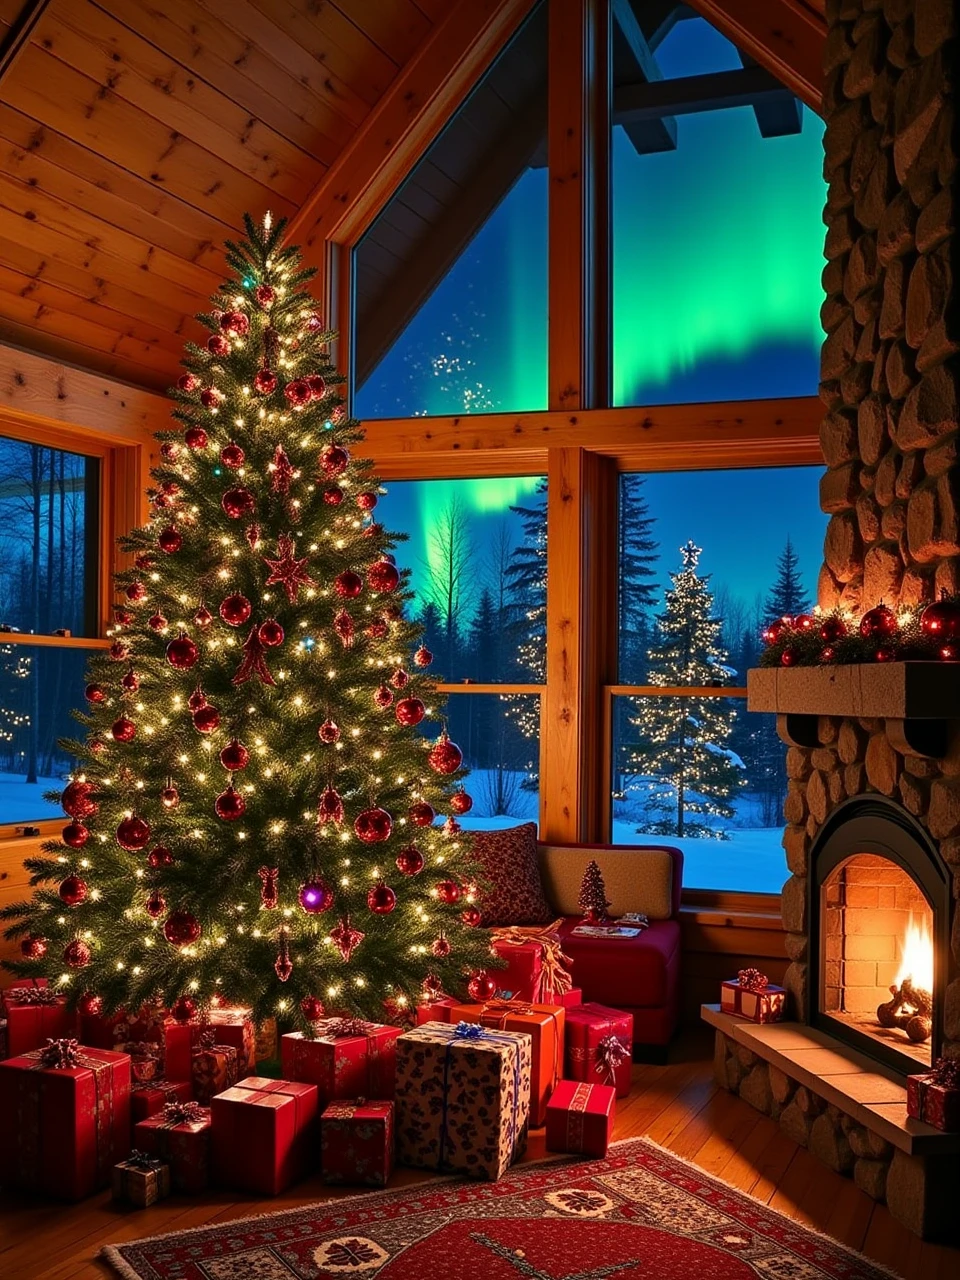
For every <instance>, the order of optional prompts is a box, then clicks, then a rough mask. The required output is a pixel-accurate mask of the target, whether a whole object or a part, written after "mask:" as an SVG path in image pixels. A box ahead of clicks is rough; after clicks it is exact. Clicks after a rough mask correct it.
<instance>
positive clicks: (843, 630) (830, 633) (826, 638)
mask: <svg viewBox="0 0 960 1280" xmlns="http://www.w3.org/2000/svg"><path fill="white" fill-rule="evenodd" d="M846 634H847V624H846V623H845V622H844V620H843V619H842V618H839V617H837V615H836V614H831V615H830V617H829V618H824V620H823V622H821V624H820V639H821V640H822V641H823V642H824V644H835V643H836V641H837V640H840V639H842V637H843V636H845V635H846Z"/></svg>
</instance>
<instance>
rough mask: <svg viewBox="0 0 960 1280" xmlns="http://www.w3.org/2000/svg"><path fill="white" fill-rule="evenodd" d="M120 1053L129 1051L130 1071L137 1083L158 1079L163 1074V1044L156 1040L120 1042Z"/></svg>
mask: <svg viewBox="0 0 960 1280" xmlns="http://www.w3.org/2000/svg"><path fill="white" fill-rule="evenodd" d="M117 1049H118V1051H119V1052H120V1053H129V1055H130V1072H131V1075H132V1077H133V1080H134V1083H135V1084H143V1083H144V1082H145V1081H148V1080H156V1078H157V1077H158V1076H160V1075H162V1074H163V1046H162V1045H160V1044H158V1043H157V1042H156V1041H155V1040H128V1041H126V1042H125V1043H122V1044H119V1045H118V1046H117Z"/></svg>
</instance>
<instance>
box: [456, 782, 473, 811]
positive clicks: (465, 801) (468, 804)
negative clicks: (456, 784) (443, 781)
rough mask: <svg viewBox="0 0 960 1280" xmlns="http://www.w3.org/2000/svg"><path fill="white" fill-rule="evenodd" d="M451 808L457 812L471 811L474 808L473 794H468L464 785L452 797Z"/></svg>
mask: <svg viewBox="0 0 960 1280" xmlns="http://www.w3.org/2000/svg"><path fill="white" fill-rule="evenodd" d="M450 808H451V809H452V810H453V812H454V813H456V814H464V813H469V812H470V810H471V809H472V808H473V796H471V795H468V794H467V792H466V791H464V789H463V787H460V788H459V790H457V791H455V792H454V793H453V795H452V796H451V797H450Z"/></svg>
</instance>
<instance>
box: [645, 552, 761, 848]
mask: <svg viewBox="0 0 960 1280" xmlns="http://www.w3.org/2000/svg"><path fill="white" fill-rule="evenodd" d="M681 556H682V557H683V566H682V568H681V569H680V571H679V572H678V573H672V574H671V575H670V578H671V581H672V583H673V586H672V588H671V589H670V590H669V591H667V593H666V608H665V609H664V611H663V613H662V614H661V615H660V617H659V618H658V619H657V642H656V643H655V644H654V645H653V647H652V648H651V650H650V654H649V661H650V670H649V675H648V680H649V682H650V684H652V685H656V686H658V687H663V688H671V687H674V688H675V687H678V686H684V687H687V688H690V687H699V688H708V687H710V686H711V685H717V686H722V685H724V684H729V683H730V676H731V675H732V674H733V673H732V672H731V671H730V668H729V667H728V666H727V665H726V662H727V655H726V653H725V651H724V650H723V648H722V646H721V644H720V632H721V629H722V626H723V624H722V621H721V620H720V619H719V618H715V617H714V616H713V596H712V595H711V592H710V586H709V578H708V577H706V576H701V575H700V574H699V573H698V572H697V566H698V563H699V560H700V548H699V547H697V546H695V545H694V544H693V543H692V542H688V543H687V544H686V545H685V546H684V547H682V548H681ZM638 707H639V713H638V714H637V715H636V716H635V717H633V719H632V721H631V723H632V724H633V725H634V727H635V728H636V729H637V730H638V736H639V742H638V744H637V745H636V747H635V748H634V750H633V753H632V757H631V768H632V770H633V772H634V773H639V774H640V775H641V776H642V777H644V778H645V779H648V780H649V791H648V793H647V795H646V796H645V804H646V807H647V810H648V813H649V815H650V817H649V818H648V819H645V821H644V825H643V827H642V828H640V830H641V831H643V832H644V833H649V834H657V835H673V836H707V837H713V838H715V839H725V838H726V837H725V833H724V831H723V828H722V827H720V826H717V825H716V823H715V822H711V821H708V820H709V819H714V820H715V819H718V818H719V819H729V818H731V817H733V808H732V807H731V805H730V798H731V797H732V796H733V795H734V793H735V792H736V791H737V790H738V788H739V787H741V786H742V785H743V782H744V778H743V764H742V761H740V759H739V758H738V757H737V756H736V755H735V753H734V752H733V751H731V749H730V747H729V745H728V739H729V737H730V734H731V732H732V730H733V724H734V718H735V716H736V711H735V709H734V707H733V704H732V703H731V702H730V700H729V699H726V698H717V697H711V696H710V695H709V694H702V695H697V694H694V695H692V696H689V697H687V696H684V697H672V698H657V697H653V698H644V699H639V700H638ZM657 815H660V816H657Z"/></svg>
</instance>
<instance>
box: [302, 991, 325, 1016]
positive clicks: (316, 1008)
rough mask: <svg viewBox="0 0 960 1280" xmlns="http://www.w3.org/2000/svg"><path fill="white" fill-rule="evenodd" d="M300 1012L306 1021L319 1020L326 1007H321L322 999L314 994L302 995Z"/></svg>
mask: <svg viewBox="0 0 960 1280" xmlns="http://www.w3.org/2000/svg"><path fill="white" fill-rule="evenodd" d="M300 1012H301V1013H302V1014H303V1016H304V1018H306V1020H307V1022H319V1021H320V1019H321V1018H322V1017H323V1015H324V1014H325V1013H326V1009H325V1008H324V1007H323V1001H322V1000H320V999H318V998H317V997H316V996H304V997H303V999H302V1000H301V1001H300Z"/></svg>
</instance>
